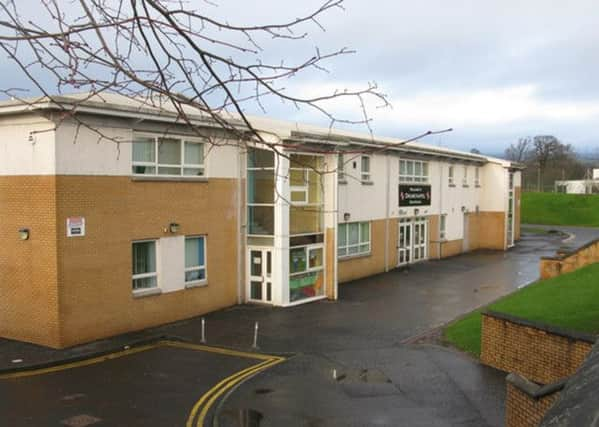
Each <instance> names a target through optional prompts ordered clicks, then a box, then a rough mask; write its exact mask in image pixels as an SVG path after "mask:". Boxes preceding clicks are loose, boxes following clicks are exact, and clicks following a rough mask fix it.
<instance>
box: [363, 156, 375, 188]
mask: <svg viewBox="0 0 599 427" xmlns="http://www.w3.org/2000/svg"><path fill="white" fill-rule="evenodd" d="M364 160H367V162H366V163H367V165H368V170H365V169H364ZM370 160H371V158H370V156H360V181H362V182H368V183H370V182H372V173H371V169H372V168H371V166H372V165H371V161H370Z"/></svg>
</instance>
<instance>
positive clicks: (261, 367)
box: [186, 353, 285, 427]
mask: <svg viewBox="0 0 599 427" xmlns="http://www.w3.org/2000/svg"><path fill="white" fill-rule="evenodd" d="M237 356H240V357H249V358H253V359H264V360H263V361H262V362H260V363H258V364H257V365H253V366H250V367H249V368H245V369H243V370H241V371H239V372H236V373H235V374H233V375H230V376H228V377H227V378H225V379H223V380H222V381H220V382H219V383H218V384H216V385H215V386H214V387H212V388H211V389H210V390H208V392H206V393H205V394H204V395H203V396H202V397H201V398H200V400H198V401H197V402H196V404H195V405H194V406H193V408H192V409H191V412H190V414H189V417H188V418H187V424H186V427H193V426H194V419H195V418H196V416H198V418H197V423H195V425H196V426H197V427H204V422H205V421H206V415H207V414H208V411H209V410H210V408H211V407H212V405H214V402H215V401H216V400H217V399H218V398H219V397H220V396H222V395H223V394H224V393H226V392H227V391H229V390H231V389H232V388H233V387H235V386H236V385H238V384H241V383H242V382H243V381H245V380H246V379H248V378H250V377H252V376H253V375H256V374H258V373H260V372H262V371H265V370H266V369H268V368H271V367H273V366H275V365H278V364H279V363H281V362H283V361H285V358H284V357H278V356H265V355H262V354H257V353H244V354H239V353H238V354H237ZM198 413H199V415H198Z"/></svg>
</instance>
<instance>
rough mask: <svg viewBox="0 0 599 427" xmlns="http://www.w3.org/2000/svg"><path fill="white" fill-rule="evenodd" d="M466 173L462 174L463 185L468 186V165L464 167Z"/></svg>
mask: <svg viewBox="0 0 599 427" xmlns="http://www.w3.org/2000/svg"><path fill="white" fill-rule="evenodd" d="M463 171H464V175H463V176H462V187H468V166H464V168H463Z"/></svg>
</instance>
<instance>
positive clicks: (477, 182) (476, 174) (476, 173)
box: [474, 167, 480, 187]
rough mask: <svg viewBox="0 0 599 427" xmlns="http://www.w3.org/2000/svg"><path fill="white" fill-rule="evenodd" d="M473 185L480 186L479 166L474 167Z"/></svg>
mask: <svg viewBox="0 0 599 427" xmlns="http://www.w3.org/2000/svg"><path fill="white" fill-rule="evenodd" d="M474 185H475V186H476V187H480V168H479V167H477V168H475V169H474Z"/></svg>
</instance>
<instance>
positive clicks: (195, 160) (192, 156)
mask: <svg viewBox="0 0 599 427" xmlns="http://www.w3.org/2000/svg"><path fill="white" fill-rule="evenodd" d="M185 164H186V165H203V164H204V144H201V143H194V142H186V143H185Z"/></svg>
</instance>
